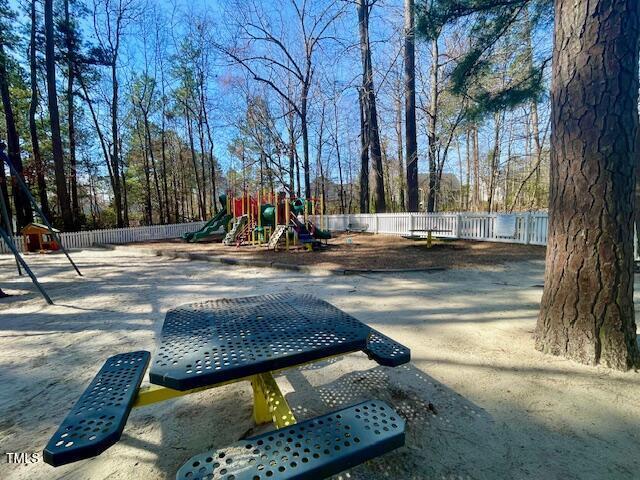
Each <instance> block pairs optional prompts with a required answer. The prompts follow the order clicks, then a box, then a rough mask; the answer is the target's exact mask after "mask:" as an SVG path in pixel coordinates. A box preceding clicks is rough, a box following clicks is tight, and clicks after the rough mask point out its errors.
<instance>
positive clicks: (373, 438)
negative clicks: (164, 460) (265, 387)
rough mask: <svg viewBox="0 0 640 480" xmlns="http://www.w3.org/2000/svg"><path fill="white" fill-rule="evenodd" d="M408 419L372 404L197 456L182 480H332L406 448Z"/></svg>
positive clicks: (183, 470) (378, 403) (376, 402)
mask: <svg viewBox="0 0 640 480" xmlns="http://www.w3.org/2000/svg"><path fill="white" fill-rule="evenodd" d="M404 430H405V422H404V420H403V419H402V418H401V417H400V416H399V415H398V414H397V413H396V412H395V411H394V410H393V409H392V408H391V407H390V406H389V405H387V404H386V403H385V402H382V401H380V400H369V401H366V402H362V403H359V404H357V405H353V406H350V407H347V408H344V409H342V410H338V411H335V412H332V413H329V414H326V415H322V416H319V417H315V418H312V419H309V420H306V421H303V422H300V423H297V424H294V425H291V426H288V427H284V428H281V429H278V430H274V431H271V432H267V433H264V434H261V435H258V436H255V437H252V438H248V439H246V440H242V441H240V442H237V443H235V444H233V445H231V446H229V447H226V448H222V449H219V450H211V451H208V452H205V453H202V454H199V455H195V456H193V457H191V458H190V459H189V460H188V461H187V462H186V463H185V464H184V465H183V466H182V467H181V468H180V469H179V470H178V473H177V475H176V479H177V480H201V479H235V480H269V479H278V480H292V479H296V480H303V479H318V478H326V477H329V476H331V475H334V474H336V473H339V472H342V471H343V470H346V469H348V468H351V467H354V466H356V465H359V464H361V463H363V462H365V461H367V460H370V459H372V458H375V457H378V456H380V455H382V454H384V453H387V452H390V451H392V450H394V449H396V448H398V447H401V446H403V445H404Z"/></svg>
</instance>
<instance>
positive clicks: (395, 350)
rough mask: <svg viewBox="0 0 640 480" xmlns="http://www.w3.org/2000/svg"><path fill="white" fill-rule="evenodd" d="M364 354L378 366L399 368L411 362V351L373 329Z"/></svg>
mask: <svg viewBox="0 0 640 480" xmlns="http://www.w3.org/2000/svg"><path fill="white" fill-rule="evenodd" d="M363 352H364V353H366V354H367V355H368V356H369V358H371V359H372V360H375V361H376V362H377V363H378V364H380V365H384V366H387V367H397V366H398V365H403V364H405V363H409V361H410V360H411V350H409V349H408V348H407V347H405V346H404V345H401V344H399V343H398V342H396V341H394V340H392V339H390V338H389V337H387V336H386V335H383V334H382V333H380V332H378V331H377V330H374V329H371V333H370V335H369V341H368V342H367V347H366V348H365V349H364V350H363Z"/></svg>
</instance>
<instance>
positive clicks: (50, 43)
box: [44, 0, 73, 231]
mask: <svg viewBox="0 0 640 480" xmlns="http://www.w3.org/2000/svg"><path fill="white" fill-rule="evenodd" d="M54 26H55V25H54V19H53V0H44V27H45V52H46V56H45V57H46V62H45V63H46V67H47V68H46V70H47V95H48V99H49V122H50V124H51V148H52V151H53V165H54V167H55V173H56V193H57V195H58V203H59V204H60V213H61V214H62V222H63V224H64V228H65V230H67V231H71V230H73V212H72V211H71V204H70V203H69V193H68V191H67V180H66V171H65V165H64V151H63V149H62V136H61V135H60V112H59V110H58V95H57V90H56V59H55V40H54V35H53V31H54Z"/></svg>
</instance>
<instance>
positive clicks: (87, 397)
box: [43, 351, 151, 467]
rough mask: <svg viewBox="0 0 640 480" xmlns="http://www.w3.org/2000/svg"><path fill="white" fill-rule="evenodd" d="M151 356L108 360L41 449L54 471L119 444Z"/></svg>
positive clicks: (137, 354)
mask: <svg viewBox="0 0 640 480" xmlns="http://www.w3.org/2000/svg"><path fill="white" fill-rule="evenodd" d="M150 358H151V354H150V353H149V352H146V351H138V352H130V353H121V354H118V355H114V356H113V357H109V358H108V359H107V361H106V362H105V364H104V365H103V367H102V368H101V369H100V371H99V372H98V374H97V375H96V376H95V378H94V379H93V381H92V382H91V383H90V384H89V386H88V387H87V389H86V390H85V392H84V393H83V394H82V396H81V397H80V399H79V400H78V401H77V402H76V404H75V405H74V407H73V408H72V409H71V412H70V413H69V414H68V415H67V417H66V418H65V419H64V421H63V422H62V424H61V425H60V427H59V428H58V430H57V431H56V433H55V434H54V435H53V436H52V437H51V439H50V440H49V443H47V446H46V447H45V449H44V454H43V457H44V461H45V462H47V463H48V464H50V465H53V466H54V467H57V466H59V465H64V464H66V463H71V462H75V461H77V460H83V459H85V458H90V457H95V456H96V455H99V454H100V453H102V452H104V451H105V450H106V449H107V448H109V447H110V446H111V445H113V444H114V443H116V442H117V441H118V440H120V436H121V435H122V431H123V430H124V426H125V424H126V423H127V418H129V413H131V409H132V407H133V402H134V400H135V398H136V395H137V393H138V388H139V387H140V383H141V382H142V378H143V377H144V374H145V372H146V370H147V365H148V364H149V359H150Z"/></svg>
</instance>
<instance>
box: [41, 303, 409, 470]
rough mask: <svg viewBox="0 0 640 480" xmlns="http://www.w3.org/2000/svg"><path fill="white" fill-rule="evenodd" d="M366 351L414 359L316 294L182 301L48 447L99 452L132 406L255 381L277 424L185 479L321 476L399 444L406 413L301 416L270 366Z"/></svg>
mask: <svg viewBox="0 0 640 480" xmlns="http://www.w3.org/2000/svg"><path fill="white" fill-rule="evenodd" d="M356 351H363V352H364V353H366V354H367V355H368V356H369V358H371V359H372V360H375V361H376V362H377V363H379V364H381V365H386V366H390V367H395V366H398V365H402V364H404V363H407V362H409V360H410V351H409V349H408V348H406V347H404V346H402V345H400V344H399V343H397V342H395V341H393V340H391V339H390V338H388V337H386V336H385V335H383V334H381V333H380V332H378V331H376V330H374V329H373V328H371V327H369V326H367V325H366V324H364V323H362V322H360V321H359V320H357V319H355V318H354V317H352V316H350V315H348V314H347V313H345V312H343V311H341V310H339V309H338V308H336V307H334V306H333V305H331V304H329V303H327V302H325V301H323V300H320V299H318V298H315V297H313V296H311V295H296V294H274V295H261V296H252V297H243V298H235V299H221V300H213V301H206V302H202V303H196V304H190V305H184V306H181V307H178V308H176V309H173V310H170V311H169V312H167V315H166V318H165V321H164V324H163V327H162V334H161V340H160V345H159V347H158V349H157V352H156V354H155V358H154V359H153V362H152V363H151V368H150V370H149V381H150V383H151V385H148V386H142V387H141V386H140V385H141V383H142V379H143V377H144V374H145V371H146V369H147V366H148V364H149V361H150V358H151V355H150V353H149V352H146V351H138V352H131V353H125V354H120V355H115V356H113V357H110V358H109V359H108V360H107V362H106V363H105V365H104V366H103V367H102V369H101V370H100V371H99V372H98V374H97V375H96V377H95V378H94V380H93V381H92V382H91V384H90V385H89V387H88V388H87V390H86V391H85V393H84V394H83V395H82V396H81V397H80V399H79V401H78V402H77V403H76V405H75V406H74V407H73V409H72V410H71V412H70V413H69V415H68V416H67V417H66V418H65V420H64V421H63V423H62V424H61V426H60V427H59V429H58V430H57V431H56V433H55V434H54V435H53V436H52V437H51V440H50V441H49V443H48V444H47V446H46V448H45V449H44V459H45V461H46V462H47V463H49V464H51V465H53V466H58V465H63V464H66V463H70V462H74V461H78V460H82V459H86V458H89V457H93V456H95V455H98V454H100V453H101V452H103V451H104V450H106V449H107V448H109V447H110V446H111V445H113V444H115V443H116V442H117V441H118V440H119V439H120V436H121V434H122V431H123V429H124V426H125V424H126V421H127V418H128V416H129V413H130V411H131V409H132V408H134V407H142V406H145V405H150V404H153V403H157V402H161V401H164V400H168V399H171V398H175V397H179V396H182V395H187V394H190V393H194V392H199V391H202V390H206V389H210V388H214V387H218V386H222V385H227V384H230V383H235V382H240V381H249V382H251V385H252V389H253V397H254V400H253V416H254V420H255V422H256V423H257V424H264V423H269V422H273V423H274V425H275V426H276V428H277V430H275V431H272V432H268V433H266V434H262V435H258V436H256V437H253V438H250V439H246V440H241V441H240V442H238V443H236V444H234V445H232V446H230V447H228V448H224V449H221V450H217V451H209V452H204V453H202V454H200V455H196V456H194V457H192V458H191V459H189V460H188V461H187V462H186V463H185V464H184V465H183V466H182V467H181V468H180V469H179V470H178V473H177V476H176V478H178V479H187V478H188V479H191V480H193V479H205V478H211V479H213V478H224V479H236V480H240V479H244V478H247V479H252V480H257V479H267V478H269V479H293V478H295V479H302V478H323V477H326V476H329V475H333V474H335V473H338V472H340V471H343V470H345V469H347V468H350V467H352V466H355V465H358V464H360V463H362V462H364V461H366V460H369V459H371V458H374V457H376V456H379V455H381V454H383V453H385V452H387V451H390V450H393V449H395V448H397V447H399V446H401V445H403V444H404V421H403V420H402V418H400V417H399V416H398V414H397V413H396V412H394V411H393V409H392V408H391V407H390V406H389V405H387V404H386V403H384V402H382V401H379V400H370V401H367V402H363V403H360V404H358V405H353V406H351V407H347V408H345V409H342V410H339V411H337V412H331V413H329V414H326V415H323V416H321V417H317V418H312V419H310V420H306V421H303V422H300V423H297V421H296V418H295V416H294V414H293V413H292V411H291V409H290V408H289V405H288V404H287V401H286V399H285V398H284V396H283V394H282V393H281V391H280V389H279V388H278V384H277V382H276V380H275V379H274V377H273V373H274V372H277V371H280V370H284V369H287V368H294V367H297V366H299V365H302V364H305V363H309V362H315V361H319V360H323V359H326V358H328V357H332V356H335V355H343V354H347V353H351V352H356Z"/></svg>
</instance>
